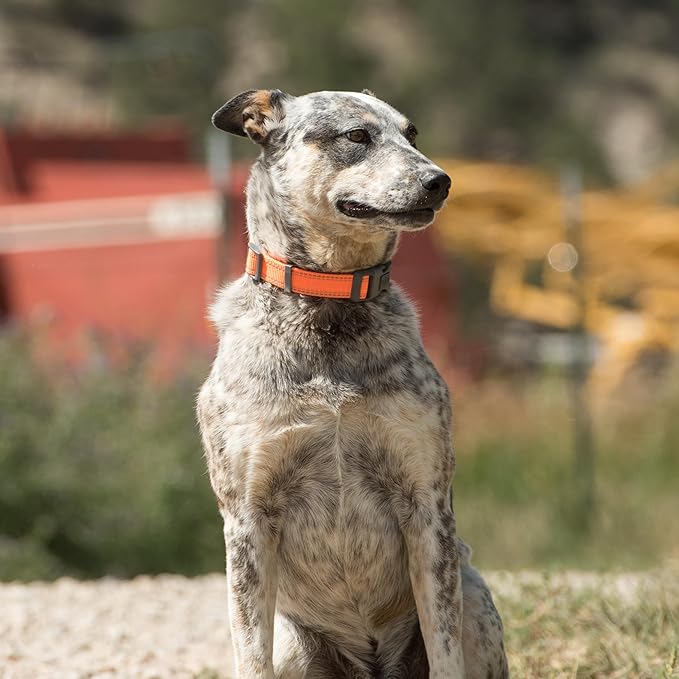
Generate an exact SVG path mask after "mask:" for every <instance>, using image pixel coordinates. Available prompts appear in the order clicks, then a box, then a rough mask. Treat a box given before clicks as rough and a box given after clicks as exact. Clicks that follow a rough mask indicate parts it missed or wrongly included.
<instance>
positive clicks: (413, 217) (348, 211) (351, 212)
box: [337, 200, 436, 223]
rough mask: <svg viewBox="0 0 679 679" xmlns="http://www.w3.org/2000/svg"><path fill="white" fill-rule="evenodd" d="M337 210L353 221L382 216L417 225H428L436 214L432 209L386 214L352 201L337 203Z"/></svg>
mask: <svg viewBox="0 0 679 679" xmlns="http://www.w3.org/2000/svg"><path fill="white" fill-rule="evenodd" d="M337 209H338V210H339V211H340V212H341V213H342V214H343V215H346V216H347V217H352V218H353V219H371V218H373V217H379V216H380V215H383V216H386V217H391V218H396V219H397V220H398V221H414V222H418V223H429V222H430V221H431V220H433V219H434V214H435V212H436V210H435V209H434V208H433V207H422V208H416V209H414V210H407V211H402V212H388V211H386V210H378V209H377V208H374V207H371V206H370V205H366V204H365V203H357V202H355V201H353V200H340V201H338V202H337Z"/></svg>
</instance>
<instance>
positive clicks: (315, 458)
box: [231, 389, 441, 635]
mask: <svg viewBox="0 0 679 679" xmlns="http://www.w3.org/2000/svg"><path fill="white" fill-rule="evenodd" d="M312 391H313V392H314V393H316V392H315V390H312ZM332 392H333V390H331V389H330V390H325V389H319V391H318V392H317V393H319V394H320V393H332ZM283 411H284V412H291V411H292V412H294V413H295V415H294V418H293V420H292V421H290V420H286V421H285V424H284V423H283V421H282V420H280V419H279V413H280V412H283ZM250 414H251V415H252V412H251V413H250ZM253 419H254V420H255V421H256V422H257V436H256V438H255V437H254V434H253V432H252V431H251V432H250V434H248V435H247V437H246V438H252V443H251V445H250V446H248V450H247V451H246V452H243V453H242V454H240V455H239V456H238V458H237V459H233V460H232V461H231V465H232V473H233V475H234V476H233V479H232V482H233V484H234V487H237V488H238V489H239V490H240V492H239V499H238V507H237V509H236V511H237V512H239V513H240V514H241V516H242V517H243V518H244V519H245V520H248V521H253V520H254V521H257V522H258V523H260V525H262V524H264V525H269V526H270V529H271V531H272V534H274V535H275V537H276V539H277V540H278V550H277V551H278V569H279V570H278V582H279V598H278V606H279V609H280V610H282V611H283V612H286V613H288V614H289V615H293V616H295V617H296V618H297V619H299V620H301V621H304V622H305V623H306V624H309V625H312V626H317V627H320V628H324V627H325V625H327V621H329V620H331V621H333V625H335V628H333V630H332V631H333V632H334V633H335V634H340V635H341V634H344V633H346V634H350V633H354V632H355V631H356V630H360V629H363V630H365V631H366V633H369V634H372V633H374V634H376V633H377V630H379V629H380V627H381V626H382V625H384V624H386V623H388V622H391V621H393V620H394V619H395V618H397V617H399V616H401V615H407V614H409V613H410V612H411V611H412V610H413V601H412V595H411V591H410V585H409V579H408V572H407V555H406V551H405V547H404V543H403V538H402V534H401V525H400V524H401V522H402V521H404V520H406V519H407V516H408V513H409V512H410V511H412V503H414V502H416V501H417V493H418V492H420V491H422V490H425V489H428V488H430V487H431V482H432V479H433V477H434V474H435V471H434V470H435V468H436V464H435V463H434V460H433V458H434V457H435V456H436V457H440V454H441V447H440V442H439V441H437V440H436V433H435V432H437V431H438V428H439V427H438V426H437V423H436V417H435V415H433V414H432V413H431V412H427V411H426V409H425V408H423V406H422V404H419V403H417V400H416V399H415V398H414V397H411V396H410V395H407V394H399V395H397V396H393V395H392V396H387V395H382V396H380V397H378V398H365V397H355V398H353V399H347V401H346V402H345V404H344V405H343V406H341V407H340V408H337V403H336V402H332V403H331V402H329V401H326V402H324V401H323V400H322V399H320V398H316V397H312V398H310V400H309V401H307V403H306V405H305V407H304V408H301V409H297V411H296V412H295V409H293V408H292V404H287V405H286V404H284V403H280V402H279V403H278V404H277V405H276V406H272V407H271V408H270V409H269V412H268V414H267V413H264V412H260V413H258V415H257V417H256V418H253ZM235 432H236V429H234V433H235ZM240 435H242V432H241V434H240ZM338 625H339V628H337V627H336V626H338ZM340 628H342V629H340ZM344 628H345V629H344ZM352 631H353V632H352Z"/></svg>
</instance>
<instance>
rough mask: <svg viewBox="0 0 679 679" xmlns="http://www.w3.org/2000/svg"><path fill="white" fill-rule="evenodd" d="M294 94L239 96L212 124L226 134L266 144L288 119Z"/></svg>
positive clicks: (250, 92) (261, 92) (267, 92)
mask: <svg viewBox="0 0 679 679" xmlns="http://www.w3.org/2000/svg"><path fill="white" fill-rule="evenodd" d="M289 98H290V95H289V94H285V92H281V91H280V90H247V91H246V92H241V93H240V94H238V95H236V96H235V97H234V98H233V99H229V101H227V102H226V104H224V106H222V107H221V108H220V109H219V110H218V111H216V112H215V114H214V115H213V116H212V124H213V125H214V126H215V127H216V128H218V129H220V130H224V131H225V132H230V133H231V134H238V135H240V136H241V137H246V136H247V137H250V139H252V141H254V142H256V143H257V144H263V143H264V142H265V141H266V139H267V137H268V136H269V133H270V132H271V131H272V130H273V129H274V128H276V127H277V126H278V125H279V124H280V122H281V121H282V120H283V118H284V117H285V101H286V99H289Z"/></svg>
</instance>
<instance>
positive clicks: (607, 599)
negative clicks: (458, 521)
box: [489, 565, 679, 679]
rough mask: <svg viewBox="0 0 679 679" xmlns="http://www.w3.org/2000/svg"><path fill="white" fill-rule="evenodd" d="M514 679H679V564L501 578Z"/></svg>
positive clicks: (498, 590) (498, 594)
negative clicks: (657, 568) (649, 570)
mask: <svg viewBox="0 0 679 679" xmlns="http://www.w3.org/2000/svg"><path fill="white" fill-rule="evenodd" d="M489 580H490V581H491V585H492V587H493V590H494V592H495V598H496V602H497V604H498V607H499V608H500V610H501V612H502V615H503V618H504V621H505V629H506V643H507V650H508V653H509V657H510V667H511V670H512V677H513V679H600V678H601V679H603V678H604V677H606V678H607V679H670V678H674V677H679V657H678V656H679V565H675V566H674V567H672V568H667V569H665V570H662V571H657V572H653V573H645V574H638V575H617V576H616V575H599V574H597V575H594V574H588V573H576V572H570V573H564V572H561V573H555V574H553V575H538V574H535V573H518V574H510V573H507V574H495V575H493V576H491V577H490V578H489Z"/></svg>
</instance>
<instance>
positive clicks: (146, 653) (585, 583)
mask: <svg viewBox="0 0 679 679" xmlns="http://www.w3.org/2000/svg"><path fill="white" fill-rule="evenodd" d="M487 578H488V581H489V583H490V585H491V587H492V589H493V591H494V595H495V598H496V601H497V603H498V607H499V608H500V611H501V613H502V615H503V617H504V619H505V627H506V631H507V647H508V651H509V656H510V664H511V667H512V676H513V677H514V679H524V678H526V679H527V678H529V677H535V678H536V679H548V678H554V679H556V678H562V677H563V678H565V677H573V678H574V677H576V676H577V678H578V679H585V678H589V677H592V678H594V677H597V678H598V677H611V678H612V677H619V678H622V677H624V678H625V679H628V678H630V679H631V678H635V679H636V678H640V679H641V678H644V679H645V678H646V677H649V678H651V679H656V678H659V679H669V678H670V677H676V676H679V662H678V661H677V646H678V645H679V585H678V583H679V579H678V578H677V571H676V570H674V569H673V570H671V571H658V572H657V573H645V574H621V575H594V574H589V573H557V574H552V575H544V574H538V573H532V572H522V573H492V574H489V575H487ZM225 602H226V583H225V578H224V577H223V576H221V575H211V576H206V577H200V578H193V579H187V578H183V577H178V576H158V577H139V578H135V579H134V580H128V581H119V580H114V579H104V580H98V581H95V582H77V581H75V580H70V579H61V580H58V581H56V582H54V583H49V584H48V583H32V584H11V583H10V584H4V585H0V677H2V679H43V678H44V679H85V678H86V677H87V678H88V679H93V678H97V679H104V678H106V679H110V678H113V677H116V678H118V677H119V678H124V679H152V678H154V679H155V678H158V679H166V678H179V677H181V678H186V679H226V678H227V677H229V676H231V671H232V666H231V647H230V641H229V637H228V633H227V627H228V620H227V611H226V604H225Z"/></svg>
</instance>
